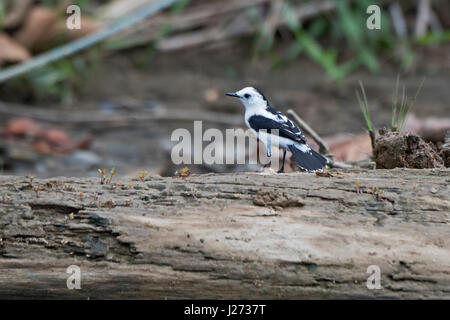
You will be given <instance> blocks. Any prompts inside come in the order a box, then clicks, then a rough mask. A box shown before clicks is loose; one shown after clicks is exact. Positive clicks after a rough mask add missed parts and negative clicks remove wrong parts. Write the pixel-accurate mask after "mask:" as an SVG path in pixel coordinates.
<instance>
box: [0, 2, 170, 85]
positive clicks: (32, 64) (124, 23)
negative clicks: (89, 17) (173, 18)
mask: <svg viewBox="0 0 450 320" xmlns="http://www.w3.org/2000/svg"><path fill="white" fill-rule="evenodd" d="M176 1H177V0H160V1H158V2H156V3H152V4H149V5H148V6H146V7H145V8H142V10H140V11H138V12H136V13H134V14H132V15H130V16H128V17H126V18H123V19H121V20H119V21H117V22H115V23H112V24H110V25H109V26H107V27H105V28H104V29H102V30H100V31H98V32H96V33H94V34H91V35H88V36H86V37H83V38H81V39H79V40H76V41H73V42H71V43H68V44H66V45H63V46H61V47H58V48H56V49H53V50H50V51H48V52H46V53H44V54H41V55H39V56H37V57H35V58H33V59H31V60H29V61H27V62H24V63H21V64H19V65H15V66H12V67H10V68H7V69H5V70H3V71H0V83H1V82H4V81H6V80H8V79H11V78H14V77H17V76H19V75H21V74H24V73H26V72H29V71H31V70H33V69H36V68H38V67H41V66H44V65H46V64H48V63H51V62H53V61H56V60H59V59H62V58H64V57H67V56H69V55H72V54H74V53H76V52H78V51H81V50H83V49H86V48H88V47H90V46H93V45H94V44H96V43H99V42H101V41H103V40H104V39H106V38H108V37H110V36H112V35H114V34H116V33H118V32H120V31H122V30H125V29H127V28H129V27H131V26H132V25H134V24H136V23H138V22H140V21H142V20H143V19H145V18H147V17H148V16H150V15H152V14H154V13H156V12H158V11H160V10H162V9H165V8H167V7H169V6H170V5H172V4H174V3H175V2H176Z"/></svg>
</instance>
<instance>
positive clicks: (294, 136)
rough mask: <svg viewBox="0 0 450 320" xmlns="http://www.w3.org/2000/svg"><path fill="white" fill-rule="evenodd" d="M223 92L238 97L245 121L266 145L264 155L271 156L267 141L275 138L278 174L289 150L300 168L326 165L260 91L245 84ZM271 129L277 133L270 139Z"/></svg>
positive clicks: (312, 169) (319, 167) (301, 134)
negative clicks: (279, 153) (278, 149)
mask: <svg viewBox="0 0 450 320" xmlns="http://www.w3.org/2000/svg"><path fill="white" fill-rule="evenodd" d="M226 95H227V96H231V97H236V98H238V99H239V100H241V102H242V104H243V105H244V107H245V116H244V118H245V124H246V125H247V127H249V128H250V130H252V132H253V133H254V134H255V135H256V136H257V137H258V138H259V139H260V140H261V141H262V142H263V143H264V144H265V145H266V148H267V156H268V157H270V156H271V155H272V151H271V147H272V146H271V141H278V146H279V147H281V148H282V149H283V150H284V152H283V164H282V166H281V169H280V170H279V171H278V172H279V173H281V172H284V162H285V160H286V151H287V150H289V151H290V152H292V155H293V157H294V159H295V162H296V163H297V165H298V166H299V167H300V169H302V170H305V171H309V172H314V171H318V170H321V169H322V168H323V167H325V166H326V165H327V163H328V160H327V159H326V158H325V157H323V156H322V155H320V154H319V153H317V152H316V151H314V150H313V149H311V148H310V147H309V146H308V145H307V144H306V138H305V136H304V135H303V133H302V132H301V131H300V129H299V128H298V127H297V126H296V125H295V124H294V123H293V122H292V121H291V120H289V119H288V118H287V117H286V116H285V115H283V114H282V113H281V112H279V111H277V110H276V109H274V108H272V107H271V106H270V104H269V102H268V101H267V99H266V97H264V95H263V94H262V93H261V91H259V90H258V89H255V88H252V87H247V88H244V89H242V90H239V91H237V92H232V93H226ZM272 130H278V136H277V137H276V139H273V140H271V139H272V133H271V131H272Z"/></svg>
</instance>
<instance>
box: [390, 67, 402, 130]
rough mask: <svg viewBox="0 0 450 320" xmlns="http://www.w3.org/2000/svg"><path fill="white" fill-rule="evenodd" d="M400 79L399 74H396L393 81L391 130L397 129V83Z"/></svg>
mask: <svg viewBox="0 0 450 320" xmlns="http://www.w3.org/2000/svg"><path fill="white" fill-rule="evenodd" d="M399 81H400V75H399V74H397V81H396V82H395V91H394V93H393V94H392V120H391V129H392V131H396V130H398V127H397V103H398V84H399Z"/></svg>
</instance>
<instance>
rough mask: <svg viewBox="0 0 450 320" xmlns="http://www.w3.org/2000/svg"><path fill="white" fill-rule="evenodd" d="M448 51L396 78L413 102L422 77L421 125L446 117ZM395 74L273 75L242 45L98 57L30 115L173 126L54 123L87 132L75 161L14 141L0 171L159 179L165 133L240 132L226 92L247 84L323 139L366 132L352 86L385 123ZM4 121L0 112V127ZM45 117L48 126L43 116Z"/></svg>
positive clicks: (391, 70) (292, 69) (285, 70)
mask: <svg viewBox="0 0 450 320" xmlns="http://www.w3.org/2000/svg"><path fill="white" fill-rule="evenodd" d="M449 48H450V47H449V45H446V46H445V45H443V46H441V47H439V48H426V49H420V50H417V52H416V55H417V56H416V57H417V61H416V64H415V66H414V67H413V71H411V72H409V73H408V74H401V79H402V81H403V82H404V83H405V85H406V87H407V89H408V93H409V94H410V95H412V94H413V93H414V91H415V90H416V88H417V86H418V85H419V84H420V82H421V80H422V78H423V77H424V76H425V77H426V81H425V84H424V87H423V89H422V91H421V93H420V95H419V98H418V100H417V102H416V105H415V107H414V113H415V115H416V116H417V117H418V118H423V117H428V116H434V117H437V118H442V117H449V115H450V104H449V101H450V91H449V90H448V84H449V83H450V50H449ZM142 61H147V62H148V63H145V64H142V63H140V62H142ZM396 69H397V68H396V67H395V66H393V65H392V64H391V63H387V62H383V63H382V71H381V72H380V73H379V74H369V73H367V72H366V71H364V70H359V71H357V72H355V73H354V74H352V75H351V76H349V77H348V78H347V79H346V80H345V81H343V82H342V83H338V84H337V83H333V82H330V81H329V80H328V79H327V77H326V75H325V73H324V72H323V71H322V70H321V69H320V68H319V67H318V66H317V65H315V64H313V63H311V62H310V61H308V60H306V59H305V58H303V59H298V60H296V61H295V62H292V63H289V64H286V65H284V66H282V67H281V68H278V69H273V68H271V62H270V59H269V58H266V59H261V60H259V61H254V62H252V61H251V59H250V58H249V51H248V50H247V49H243V48H242V47H236V48H224V49H220V50H213V51H211V50H207V51H198V50H193V51H190V52H183V53H171V54H157V55H156V56H155V57H154V58H153V59H151V60H150V59H148V53H147V51H143V50H135V51H132V52H127V53H126V54H119V55H114V56H111V57H108V58H106V60H104V63H102V66H101V68H100V70H99V72H98V73H96V74H95V75H94V76H93V77H92V79H91V82H90V83H89V86H88V87H87V88H86V89H85V90H84V91H83V92H82V93H81V94H80V96H79V97H78V99H77V101H76V102H75V103H74V104H73V105H72V106H70V107H62V106H61V105H59V104H53V105H52V104H50V105H39V106H33V107H30V109H29V110H30V114H31V113H32V112H35V113H38V110H40V109H43V110H50V111H52V112H56V115H57V116H58V117H59V115H64V116H65V117H66V118H67V117H68V118H77V117H83V116H86V117H87V118H89V117H90V116H89V115H90V113H91V112H94V113H95V114H96V115H98V116H100V117H101V116H105V117H110V116H119V117H120V116H126V117H129V118H131V119H139V118H141V117H142V116H143V115H148V114H151V113H152V112H154V113H158V112H160V111H161V110H163V111H167V110H172V111H173V113H172V114H175V115H177V116H178V118H179V119H178V120H177V121H170V119H165V120H164V121H150V120H149V121H138V122H137V123H136V122H133V121H131V122H129V123H122V124H121V125H109V124H108V123H107V122H106V123H103V124H101V125H98V124H97V123H93V124H89V123H87V122H83V121H79V122H77V123H67V122H65V121H64V120H60V121H52V125H56V126H57V127H60V128H63V129H64V130H66V131H67V132H69V133H70V134H71V135H73V136H75V137H79V136H85V135H87V134H89V133H92V134H93V137H94V139H93V144H92V147H91V149H90V150H89V151H88V152H87V153H79V154H76V155H66V156H45V155H39V154H30V153H29V150H23V148H20V146H18V144H14V148H15V149H16V148H18V150H15V151H14V152H15V153H16V154H17V155H18V158H17V159H16V161H14V166H12V167H11V166H7V165H4V166H3V172H4V173H12V174H32V175H35V176H40V177H49V176H55V175H64V176H86V174H87V175H90V176H96V175H97V174H98V173H97V168H99V167H105V168H112V167H115V168H116V169H117V171H118V174H119V175H128V174H131V175H133V174H135V173H136V172H138V171H140V170H141V169H146V170H148V171H149V172H152V173H158V172H162V170H164V169H165V168H166V169H167V164H168V160H169V158H168V152H169V150H170V148H171V142H170V135H171V132H172V131H173V130H174V129H176V128H188V129H190V128H191V127H192V114H193V113H194V112H200V113H202V112H205V111H207V112H208V114H210V115H212V117H213V120H214V118H217V121H218V122H220V121H221V120H223V119H225V117H228V118H229V119H231V120H232V121H231V122H232V123H231V124H226V121H222V123H219V124H217V123H204V130H205V129H207V128H208V127H218V128H219V129H225V128H229V127H235V126H236V125H237V126H239V125H241V126H243V125H244V123H243V119H242V116H243V114H242V111H243V110H242V107H241V105H240V104H239V103H238V102H236V101H233V100H231V99H229V98H227V97H225V96H224V95H223V93H224V92H229V91H233V90H237V89H240V88H242V87H244V86H249V85H251V86H256V87H259V88H260V89H261V90H262V91H263V92H264V93H265V95H266V96H267V97H268V99H269V101H271V103H272V105H274V106H275V107H277V108H278V109H280V110H282V111H285V110H287V109H288V108H293V109H294V110H295V111H296V112H297V113H298V114H299V115H301V117H302V118H303V119H305V120H306V121H307V122H308V123H309V124H310V125H311V126H312V127H313V128H314V129H315V130H316V131H317V132H318V133H319V134H320V135H322V136H333V135H336V134H339V133H358V132H362V131H363V130H364V127H365V125H364V122H363V118H362V115H361V111H360V109H359V106H358V105H357V100H356V97H355V89H356V88H357V86H358V80H362V81H363V82H364V85H365V87H366V91H367V94H368V98H369V101H370V104H371V112H372V118H373V121H374V123H375V126H377V127H380V126H382V125H384V124H389V123H390V117H391V95H392V91H393V88H394V86H395V81H396V75H397V70H396ZM13 108H14V107H11V109H13ZM180 110H181V112H180ZM25 113H26V111H25ZM184 115H186V121H183V117H184ZM190 115H191V116H190ZM10 118H11V116H4V115H2V118H1V119H0V122H1V123H0V124H3V123H5V122H6V121H8V120H9V119H10ZM42 118H43V119H41V120H45V116H44V117H42ZM228 118H227V119H228ZM42 123H43V124H45V123H46V122H45V121H42ZM0 143H1V141H0ZM169 170H171V169H169ZM224 170H225V171H226V170H227V169H224ZM233 170H235V168H234V169H233Z"/></svg>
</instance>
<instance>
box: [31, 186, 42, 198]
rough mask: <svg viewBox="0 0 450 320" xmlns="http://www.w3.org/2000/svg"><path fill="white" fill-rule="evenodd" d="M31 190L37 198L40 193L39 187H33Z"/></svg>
mask: <svg viewBox="0 0 450 320" xmlns="http://www.w3.org/2000/svg"><path fill="white" fill-rule="evenodd" d="M33 190H34V192H35V193H36V198H39V192H40V191H41V187H40V186H36V187H34V189H33Z"/></svg>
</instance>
